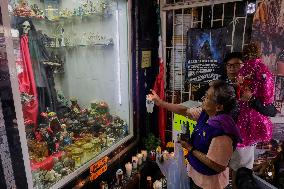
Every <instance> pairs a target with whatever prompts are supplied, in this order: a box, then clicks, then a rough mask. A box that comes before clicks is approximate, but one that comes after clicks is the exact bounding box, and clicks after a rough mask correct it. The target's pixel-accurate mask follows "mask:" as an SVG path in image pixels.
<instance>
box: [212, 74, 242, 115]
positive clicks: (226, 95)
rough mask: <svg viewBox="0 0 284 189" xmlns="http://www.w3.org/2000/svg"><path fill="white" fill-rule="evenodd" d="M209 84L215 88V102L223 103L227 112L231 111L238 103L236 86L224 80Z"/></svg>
mask: <svg viewBox="0 0 284 189" xmlns="http://www.w3.org/2000/svg"><path fill="white" fill-rule="evenodd" d="M209 86H210V87H213V89H214V97H213V100H214V102H216V103H217V104H220V105H223V111H224V112H225V113H230V112H231V111H232V110H233V109H234V108H235V107H236V104H237V101H236V95H235V94H236V93H235V90H234V88H233V87H232V86H230V85H229V84H227V83H226V82H225V81H222V80H216V81H212V82H210V84H209Z"/></svg>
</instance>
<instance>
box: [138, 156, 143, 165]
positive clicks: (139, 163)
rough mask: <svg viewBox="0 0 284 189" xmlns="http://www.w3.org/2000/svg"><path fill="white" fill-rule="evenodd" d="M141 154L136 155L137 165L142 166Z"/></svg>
mask: <svg viewBox="0 0 284 189" xmlns="http://www.w3.org/2000/svg"><path fill="white" fill-rule="evenodd" d="M142 157H143V155H142V154H137V158H138V165H142Z"/></svg>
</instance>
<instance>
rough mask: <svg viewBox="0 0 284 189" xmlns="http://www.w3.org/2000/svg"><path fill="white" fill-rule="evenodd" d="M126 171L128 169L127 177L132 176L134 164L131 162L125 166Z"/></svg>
mask: <svg viewBox="0 0 284 189" xmlns="http://www.w3.org/2000/svg"><path fill="white" fill-rule="evenodd" d="M125 169H126V175H127V176H128V177H130V176H131V172H132V164H131V163H130V162H128V163H126V164H125Z"/></svg>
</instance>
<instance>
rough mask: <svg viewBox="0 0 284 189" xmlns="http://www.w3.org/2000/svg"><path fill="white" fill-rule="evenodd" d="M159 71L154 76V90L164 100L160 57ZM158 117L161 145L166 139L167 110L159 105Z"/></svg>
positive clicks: (162, 70)
mask: <svg viewBox="0 0 284 189" xmlns="http://www.w3.org/2000/svg"><path fill="white" fill-rule="evenodd" d="M159 61H160V72H159V74H158V76H157V77H156V81H155V84H154V91H156V93H157V94H158V95H159V97H160V98H161V99H162V100H165V88H164V85H165V81H164V72H165V71H164V62H163V60H162V59H161V58H160V60H159ZM158 119H159V135H160V140H161V142H162V145H163V146H165V144H166V139H165V130H166V125H167V111H166V109H164V108H161V107H159V113H158Z"/></svg>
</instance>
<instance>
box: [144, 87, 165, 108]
mask: <svg viewBox="0 0 284 189" xmlns="http://www.w3.org/2000/svg"><path fill="white" fill-rule="evenodd" d="M150 91H151V93H152V94H148V95H147V96H146V98H147V100H151V101H154V103H155V104H156V105H157V106H159V105H160V104H161V102H162V100H161V99H160V97H159V96H158V95H157V93H156V92H155V91H154V90H152V89H151V90H150Z"/></svg>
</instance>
